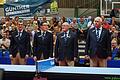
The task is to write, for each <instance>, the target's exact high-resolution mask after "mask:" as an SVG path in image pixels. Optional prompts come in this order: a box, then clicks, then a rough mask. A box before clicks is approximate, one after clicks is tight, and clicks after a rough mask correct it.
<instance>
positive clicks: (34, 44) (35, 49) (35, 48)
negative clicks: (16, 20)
mask: <svg viewBox="0 0 120 80" xmlns="http://www.w3.org/2000/svg"><path fill="white" fill-rule="evenodd" d="M36 54H37V33H35V35H34V41H33V56H36Z"/></svg>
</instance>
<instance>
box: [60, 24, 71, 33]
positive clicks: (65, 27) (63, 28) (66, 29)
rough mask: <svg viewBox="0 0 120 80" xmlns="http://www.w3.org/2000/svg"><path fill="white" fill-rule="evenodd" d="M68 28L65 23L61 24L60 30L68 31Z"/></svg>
mask: <svg viewBox="0 0 120 80" xmlns="http://www.w3.org/2000/svg"><path fill="white" fill-rule="evenodd" d="M68 29H69V25H65V24H63V25H62V31H63V32H66V31H68Z"/></svg>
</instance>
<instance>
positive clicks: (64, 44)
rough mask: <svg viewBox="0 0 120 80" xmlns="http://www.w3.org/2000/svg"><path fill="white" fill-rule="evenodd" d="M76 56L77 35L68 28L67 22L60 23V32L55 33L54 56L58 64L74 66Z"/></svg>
mask: <svg viewBox="0 0 120 80" xmlns="http://www.w3.org/2000/svg"><path fill="white" fill-rule="evenodd" d="M77 56H78V43H77V35H76V33H75V32H72V31H70V30H69V24H68V23H67V22H64V23H63V24H62V32H61V33H59V34H58V35H57V39H56V45H55V58H56V60H57V61H58V64H59V66H67V65H68V66H74V60H76V59H77Z"/></svg>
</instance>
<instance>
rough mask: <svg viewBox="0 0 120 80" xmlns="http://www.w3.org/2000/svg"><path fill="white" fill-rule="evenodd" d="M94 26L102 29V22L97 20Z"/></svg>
mask: <svg viewBox="0 0 120 80" xmlns="http://www.w3.org/2000/svg"><path fill="white" fill-rule="evenodd" d="M94 25H95V27H96V28H100V26H101V22H100V20H95V21H94Z"/></svg>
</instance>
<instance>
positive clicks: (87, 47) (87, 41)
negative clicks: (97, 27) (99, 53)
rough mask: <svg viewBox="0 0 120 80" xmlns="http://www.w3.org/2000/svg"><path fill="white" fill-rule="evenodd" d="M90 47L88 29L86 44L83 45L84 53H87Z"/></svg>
mask: <svg viewBox="0 0 120 80" xmlns="http://www.w3.org/2000/svg"><path fill="white" fill-rule="evenodd" d="M89 47H90V30H88V34H87V39H86V45H85V55H88V53H89Z"/></svg>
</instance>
